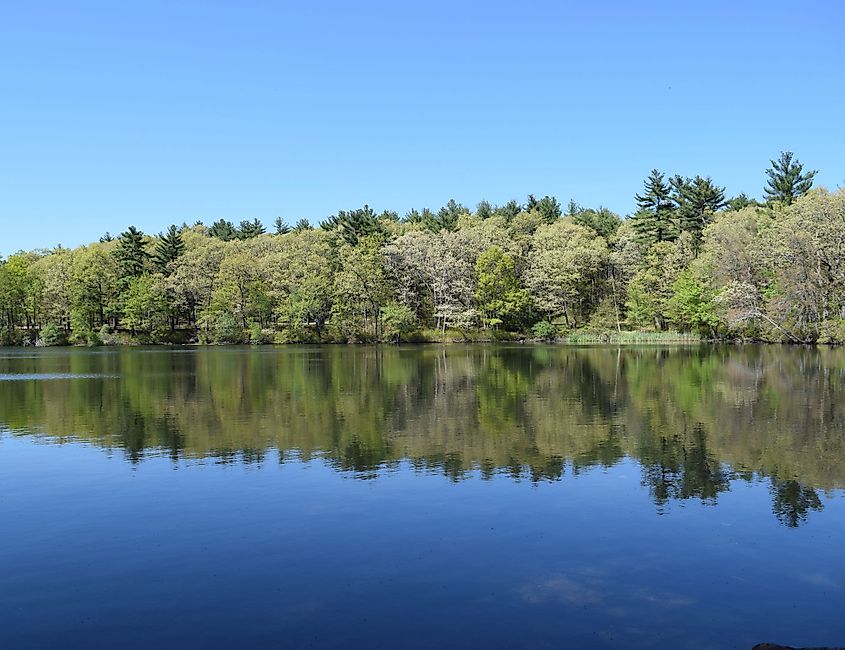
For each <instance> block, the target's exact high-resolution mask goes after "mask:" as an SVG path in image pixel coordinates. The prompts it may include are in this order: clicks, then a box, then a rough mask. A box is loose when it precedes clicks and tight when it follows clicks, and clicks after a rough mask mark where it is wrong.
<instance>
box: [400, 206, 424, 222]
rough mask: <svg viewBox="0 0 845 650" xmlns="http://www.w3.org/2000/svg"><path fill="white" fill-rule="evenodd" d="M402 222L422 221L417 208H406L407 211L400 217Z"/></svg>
mask: <svg viewBox="0 0 845 650" xmlns="http://www.w3.org/2000/svg"><path fill="white" fill-rule="evenodd" d="M402 222H403V223H410V224H416V223H422V215H421V214H420V212H419V210H417V209H415V208H411V209H410V210H408V213H407V214H406V215H405V217H404V218H403V219H402Z"/></svg>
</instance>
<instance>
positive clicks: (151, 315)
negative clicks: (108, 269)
mask: <svg viewBox="0 0 845 650" xmlns="http://www.w3.org/2000/svg"><path fill="white" fill-rule="evenodd" d="M123 314H124V318H123V324H124V327H126V328H127V329H129V330H131V331H132V332H133V333H134V334H136V335H138V336H139V338H140V339H141V340H142V341H144V342H147V341H156V340H161V339H162V338H163V336H164V335H165V334H166V332H167V330H168V321H167V294H166V292H165V288H164V282H163V281H162V276H160V275H142V276H141V277H139V278H134V279H133V280H132V281H131V282H130V283H129V286H128V288H127V290H126V293H125V294H124V297H123Z"/></svg>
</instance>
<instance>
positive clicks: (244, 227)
mask: <svg viewBox="0 0 845 650" xmlns="http://www.w3.org/2000/svg"><path fill="white" fill-rule="evenodd" d="M265 232H267V231H266V230H265V229H264V225H263V224H262V223H261V222H260V221H259V220H258V219H253V220H252V221H241V225H240V226H238V231H237V236H238V239H252V238H253V237H258V235H263V234H264V233H265Z"/></svg>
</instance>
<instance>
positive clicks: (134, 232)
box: [115, 226, 150, 279]
mask: <svg viewBox="0 0 845 650" xmlns="http://www.w3.org/2000/svg"><path fill="white" fill-rule="evenodd" d="M117 241H118V245H117V250H115V257H116V258H117V260H118V262H119V263H120V266H121V277H122V278H123V279H127V278H137V277H140V276H141V275H143V273H144V271H146V270H147V262H148V261H149V259H150V254H149V253H148V252H147V250H146V248H145V247H144V233H142V232H141V231H140V230H138V229H137V228H136V227H135V226H129V228H128V229H127V230H126V231H125V232H122V233H120V237H118V239H117Z"/></svg>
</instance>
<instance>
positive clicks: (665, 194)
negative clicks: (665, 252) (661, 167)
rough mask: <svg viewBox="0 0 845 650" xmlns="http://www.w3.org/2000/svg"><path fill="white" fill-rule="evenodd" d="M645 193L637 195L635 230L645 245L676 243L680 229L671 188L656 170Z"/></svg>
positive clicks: (647, 182) (646, 183) (647, 180)
mask: <svg viewBox="0 0 845 650" xmlns="http://www.w3.org/2000/svg"><path fill="white" fill-rule="evenodd" d="M644 186H645V187H644V191H643V193H642V194H637V195H636V197H635V198H636V200H637V213H636V215H635V216H634V219H635V221H634V228H635V229H636V231H637V234H638V236H639V238H640V241H642V242H643V243H644V244H647V245H650V244H654V243H659V242H666V241H674V240H675V239H677V237H678V233H679V229H678V224H677V220H676V215H675V210H674V206H673V203H672V195H671V188H670V186H669V184H668V183H666V181H665V180H664V175H663V173H661V172H659V171H658V170H656V169H652V170H651V174H650V175H649V177H648V178H647V179H646V180H645V183H644Z"/></svg>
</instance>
